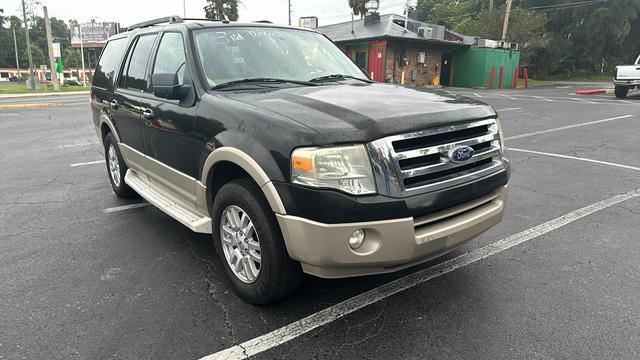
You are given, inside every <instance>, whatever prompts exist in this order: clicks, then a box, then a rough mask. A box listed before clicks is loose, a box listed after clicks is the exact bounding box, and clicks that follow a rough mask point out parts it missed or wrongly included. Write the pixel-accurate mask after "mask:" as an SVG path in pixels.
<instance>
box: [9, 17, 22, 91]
mask: <svg viewBox="0 0 640 360" xmlns="http://www.w3.org/2000/svg"><path fill="white" fill-rule="evenodd" d="M11 30H12V31H13V48H14V50H15V52H16V68H17V69H18V79H20V60H18V41H16V28H15V26H13V25H11Z"/></svg>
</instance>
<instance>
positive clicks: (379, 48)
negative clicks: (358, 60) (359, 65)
mask: <svg viewBox="0 0 640 360" xmlns="http://www.w3.org/2000/svg"><path fill="white" fill-rule="evenodd" d="M386 49H387V42H386V41H377V42H372V43H370V44H369V69H368V70H369V76H371V79H372V80H373V81H377V82H383V81H384V59H385V53H386Z"/></svg>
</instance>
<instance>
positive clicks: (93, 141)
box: [59, 140, 98, 149]
mask: <svg viewBox="0 0 640 360" xmlns="http://www.w3.org/2000/svg"><path fill="white" fill-rule="evenodd" d="M96 144H98V141H95V140H91V141H88V142H83V143H76V144H63V145H60V146H59V147H60V148H61V149H67V148H72V147H79V146H92V145H96Z"/></svg>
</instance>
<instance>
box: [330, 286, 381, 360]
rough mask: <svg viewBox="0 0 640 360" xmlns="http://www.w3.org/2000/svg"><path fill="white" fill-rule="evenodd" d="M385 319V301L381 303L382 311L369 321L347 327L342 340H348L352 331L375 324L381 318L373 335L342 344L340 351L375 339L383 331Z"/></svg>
mask: <svg viewBox="0 0 640 360" xmlns="http://www.w3.org/2000/svg"><path fill="white" fill-rule="evenodd" d="M386 317H387V299H385V300H384V301H382V309H381V311H380V312H378V313H377V314H376V315H375V316H374V317H372V318H371V319H369V320H366V321H362V322H359V323H357V324H355V325H353V326H349V328H348V329H347V331H346V332H345V335H344V338H345V339H348V338H349V335H350V333H351V331H352V330H354V329H359V328H362V327H363V326H365V325H368V324H372V323H375V322H377V321H378V320H380V319H381V318H382V322H381V323H380V325H379V326H377V328H378V329H377V330H376V331H375V332H374V333H372V334H369V335H367V336H365V337H364V338H361V339H359V340H357V341H352V342H343V343H342V344H341V345H340V349H342V348H344V347H345V346H356V345H359V344H361V343H364V342H367V341H369V340H371V339H373V338H375V337H378V336H379V335H380V334H381V333H382V330H383V329H384V325H385V322H386ZM372 326H375V325H372ZM340 349H339V351H338V354H339V353H341V351H340Z"/></svg>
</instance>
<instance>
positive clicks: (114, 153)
mask: <svg viewBox="0 0 640 360" xmlns="http://www.w3.org/2000/svg"><path fill="white" fill-rule="evenodd" d="M104 157H105V160H106V161H107V174H108V175H109V181H110V182H111V187H112V188H113V192H115V193H116V195H118V196H119V197H121V198H125V199H132V198H137V197H138V194H137V193H136V192H135V191H134V190H133V189H132V188H130V187H129V185H127V184H126V183H125V182H124V176H125V175H126V174H127V170H129V168H128V167H127V164H125V163H124V160H123V159H122V154H121V153H120V148H119V147H118V142H117V141H116V139H115V138H114V137H113V135H112V134H111V133H108V134H107V136H105V138H104Z"/></svg>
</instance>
